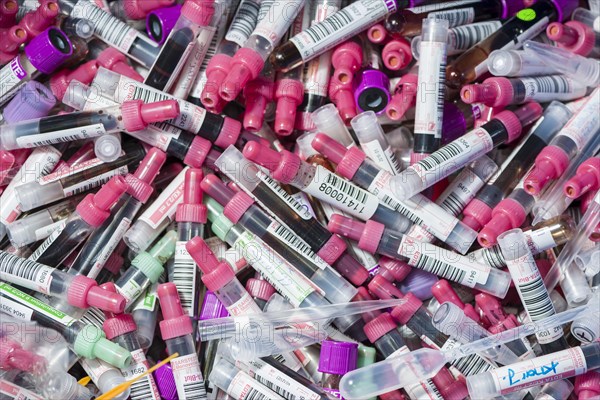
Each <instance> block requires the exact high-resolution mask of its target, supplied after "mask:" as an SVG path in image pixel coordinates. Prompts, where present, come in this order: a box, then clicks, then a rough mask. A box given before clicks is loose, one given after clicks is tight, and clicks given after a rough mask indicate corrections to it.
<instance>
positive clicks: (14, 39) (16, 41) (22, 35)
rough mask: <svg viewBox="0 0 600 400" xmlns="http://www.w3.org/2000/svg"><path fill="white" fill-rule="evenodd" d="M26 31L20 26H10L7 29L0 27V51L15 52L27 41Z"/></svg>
mask: <svg viewBox="0 0 600 400" xmlns="http://www.w3.org/2000/svg"><path fill="white" fill-rule="evenodd" d="M27 38H28V36H27V32H26V31H25V29H23V28H21V27H20V26H11V27H9V28H7V29H3V28H0V39H1V41H0V51H1V52H3V53H17V52H18V49H19V47H20V46H21V45H22V44H23V43H25V42H26V41H27Z"/></svg>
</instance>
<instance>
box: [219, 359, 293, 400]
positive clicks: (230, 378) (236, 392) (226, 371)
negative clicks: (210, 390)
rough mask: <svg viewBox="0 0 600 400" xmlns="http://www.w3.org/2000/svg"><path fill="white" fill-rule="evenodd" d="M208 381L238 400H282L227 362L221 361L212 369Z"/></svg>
mask: <svg viewBox="0 0 600 400" xmlns="http://www.w3.org/2000/svg"><path fill="white" fill-rule="evenodd" d="M209 380H210V381H211V382H213V383H214V384H215V385H216V386H217V387H218V388H220V389H222V390H224V391H225V392H226V393H227V394H228V395H230V396H232V397H234V398H236V399H238V400H247V399H248V400H249V399H253V398H255V396H264V398H267V399H276V400H283V397H281V396H279V395H278V394H277V393H275V392H273V391H272V390H270V389H269V388H267V387H266V386H263V385H262V384H260V383H259V382H258V381H257V380H255V379H253V378H252V377H251V376H250V375H248V374H247V373H246V372H244V371H241V370H239V369H238V368H236V367H235V366H234V365H233V364H231V363H230V362H228V361H227V360H223V359H221V360H220V361H219V362H218V363H216V365H215V367H214V368H213V370H212V372H211V374H210V377H209Z"/></svg>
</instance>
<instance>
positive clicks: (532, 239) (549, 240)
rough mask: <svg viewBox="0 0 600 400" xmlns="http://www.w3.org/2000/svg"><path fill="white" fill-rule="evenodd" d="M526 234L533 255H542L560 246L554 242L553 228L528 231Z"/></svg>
mask: <svg viewBox="0 0 600 400" xmlns="http://www.w3.org/2000/svg"><path fill="white" fill-rule="evenodd" d="M524 234H525V237H526V238H527V245H528V246H529V249H530V250H531V253H532V254H540V253H541V252H542V251H544V250H548V249H551V248H553V247H556V246H558V243H556V241H555V240H554V236H552V228H550V227H544V228H540V229H536V230H535V231H527V232H524Z"/></svg>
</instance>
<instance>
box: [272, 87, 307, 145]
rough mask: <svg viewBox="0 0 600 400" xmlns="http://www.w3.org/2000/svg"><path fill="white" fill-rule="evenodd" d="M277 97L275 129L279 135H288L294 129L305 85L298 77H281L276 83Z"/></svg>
mask: <svg viewBox="0 0 600 400" xmlns="http://www.w3.org/2000/svg"><path fill="white" fill-rule="evenodd" d="M275 99H276V100H277V109H276V111H275V126H274V131H275V132H277V134H278V135H281V136H288V135H290V134H291V133H292V132H293V130H294V124H295V122H296V109H297V108H298V106H299V105H300V103H302V100H303V99H304V85H303V84H302V82H300V81H298V80H296V79H280V80H278V81H277V82H276V84H275Z"/></svg>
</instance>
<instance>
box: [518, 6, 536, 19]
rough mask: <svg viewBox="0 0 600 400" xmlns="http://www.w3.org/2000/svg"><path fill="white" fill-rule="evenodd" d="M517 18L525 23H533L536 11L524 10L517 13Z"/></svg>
mask: <svg viewBox="0 0 600 400" xmlns="http://www.w3.org/2000/svg"><path fill="white" fill-rule="evenodd" d="M517 18H519V19H520V20H521V21H525V22H529V21H533V20H534V19H535V11H534V10H533V9H531V8H524V9H523V10H521V11H519V12H518V13H517Z"/></svg>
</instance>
